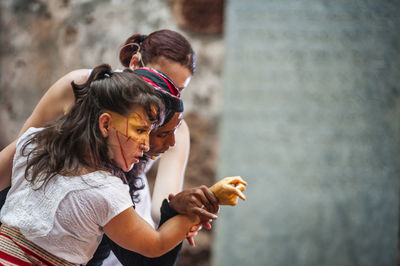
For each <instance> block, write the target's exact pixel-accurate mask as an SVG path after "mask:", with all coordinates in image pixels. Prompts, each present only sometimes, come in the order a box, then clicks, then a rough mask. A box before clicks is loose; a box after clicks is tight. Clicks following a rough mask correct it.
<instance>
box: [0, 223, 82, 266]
mask: <svg viewBox="0 0 400 266" xmlns="http://www.w3.org/2000/svg"><path fill="white" fill-rule="evenodd" d="M0 264H1V265H6V266H15V265H18V266H24V265H45V266H48V265H55V266H61V265H75V264H72V263H70V262H68V261H66V260H63V259H61V258H58V257H56V256H54V255H52V254H51V253H49V252H47V251H46V250H44V249H42V248H41V247H39V246H37V245H36V244H34V243H32V242H31V241H29V240H27V239H26V238H25V237H24V236H23V235H22V234H21V233H20V232H19V230H18V229H16V228H13V227H9V226H7V225H4V224H2V225H1V227H0Z"/></svg>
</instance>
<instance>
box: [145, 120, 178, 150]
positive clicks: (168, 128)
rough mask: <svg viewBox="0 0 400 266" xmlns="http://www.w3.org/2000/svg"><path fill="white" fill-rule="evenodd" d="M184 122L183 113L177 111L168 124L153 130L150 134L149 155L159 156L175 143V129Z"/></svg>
mask: <svg viewBox="0 0 400 266" xmlns="http://www.w3.org/2000/svg"><path fill="white" fill-rule="evenodd" d="M181 122H182V113H175V114H174V116H173V117H172V118H171V120H169V121H168V123H167V124H165V125H163V126H162V127H160V128H158V129H157V130H155V131H152V132H151V134H150V150H149V151H148V152H146V155H147V156H148V157H152V156H159V155H160V154H161V153H164V152H165V151H167V150H168V149H169V147H173V146H174V145H175V131H176V129H177V128H178V127H179V125H180V124H181Z"/></svg>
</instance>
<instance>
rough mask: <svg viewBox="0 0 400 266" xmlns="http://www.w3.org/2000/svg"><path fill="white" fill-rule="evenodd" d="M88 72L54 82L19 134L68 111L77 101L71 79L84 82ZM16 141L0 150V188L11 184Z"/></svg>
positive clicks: (76, 72)
mask: <svg viewBox="0 0 400 266" xmlns="http://www.w3.org/2000/svg"><path fill="white" fill-rule="evenodd" d="M88 74H89V70H88V69H79V70H75V71H72V72H70V73H68V74H67V75H65V76H63V77H62V78H60V79H59V80H58V81H57V82H56V83H54V84H53V85H52V86H51V87H50V88H49V89H48V91H47V92H46V93H45V94H44V95H43V97H42V98H41V100H40V101H39V103H38V105H37V106H36V107H35V109H34V110H33V112H32V114H31V115H30V117H29V118H28V119H27V120H26V122H25V124H24V126H23V127H22V129H21V131H20V132H19V134H18V136H21V135H22V134H23V133H24V132H25V131H26V130H27V129H28V128H30V127H41V126H43V125H44V124H45V123H46V122H48V121H51V120H54V119H56V118H58V117H59V116H61V115H63V114H64V113H66V112H67V111H68V109H69V107H70V106H71V105H72V104H73V103H74V101H75V98H74V93H73V91H72V87H71V81H75V82H76V83H78V84H79V83H84V82H85V81H86V80H87V78H88ZM16 142H17V141H16V140H15V141H14V142H12V143H11V144H10V145H8V146H7V147H6V148H4V149H3V150H2V151H1V152H0V190H2V189H4V188H6V187H8V186H10V185H11V172H12V161H13V158H14V153H15V148H16V147H15V146H16Z"/></svg>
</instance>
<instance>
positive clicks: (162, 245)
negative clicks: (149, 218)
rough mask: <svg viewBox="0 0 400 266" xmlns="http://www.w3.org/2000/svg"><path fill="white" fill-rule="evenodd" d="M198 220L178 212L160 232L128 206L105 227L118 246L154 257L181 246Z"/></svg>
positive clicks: (107, 233) (106, 232)
mask: <svg viewBox="0 0 400 266" xmlns="http://www.w3.org/2000/svg"><path fill="white" fill-rule="evenodd" d="M198 222H199V218H198V217H193V219H190V218H189V217H188V216H185V215H177V216H175V217H173V218H171V219H169V220H168V221H166V222H165V223H164V224H163V225H162V226H161V227H160V228H159V229H158V230H157V231H156V230H154V229H153V228H152V227H151V226H150V225H149V224H148V223H146V221H144V220H143V219H142V218H141V217H140V216H139V215H138V214H137V213H136V212H135V211H134V210H133V209H132V208H128V209H126V210H125V211H123V212H122V213H120V214H119V215H117V216H115V217H114V218H113V219H111V220H110V221H109V222H108V223H107V224H106V225H105V226H104V227H103V230H104V233H105V234H106V235H107V236H108V237H109V238H110V239H111V240H112V241H113V242H115V243H116V244H117V245H119V246H121V247H123V248H125V249H128V250H131V251H135V252H138V253H140V254H143V255H144V256H147V257H151V258H154V257H158V256H161V255H162V254H164V253H166V252H167V251H169V250H171V249H172V248H174V247H175V246H176V245H178V243H179V242H181V241H182V240H183V239H184V238H185V236H186V233H187V232H188V231H189V229H190V228H191V227H192V226H193V225H195V224H196V223H198Z"/></svg>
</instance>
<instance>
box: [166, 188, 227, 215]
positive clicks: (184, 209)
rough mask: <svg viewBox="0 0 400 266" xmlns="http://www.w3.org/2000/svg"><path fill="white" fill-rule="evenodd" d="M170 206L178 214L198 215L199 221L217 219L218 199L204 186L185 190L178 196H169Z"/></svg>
mask: <svg viewBox="0 0 400 266" xmlns="http://www.w3.org/2000/svg"><path fill="white" fill-rule="evenodd" d="M169 200H170V203H169V204H170V206H171V207H172V208H173V209H174V210H175V211H176V212H178V213H180V214H186V215H189V216H193V215H198V216H199V217H200V220H201V221H209V220H210V219H212V220H215V219H217V215H215V213H218V210H219V205H218V199H217V198H216V196H215V195H214V193H212V192H211V191H210V189H208V188H207V187H206V186H200V187H196V188H191V189H185V190H183V191H182V192H179V193H178V194H176V195H175V196H174V195H169Z"/></svg>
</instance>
